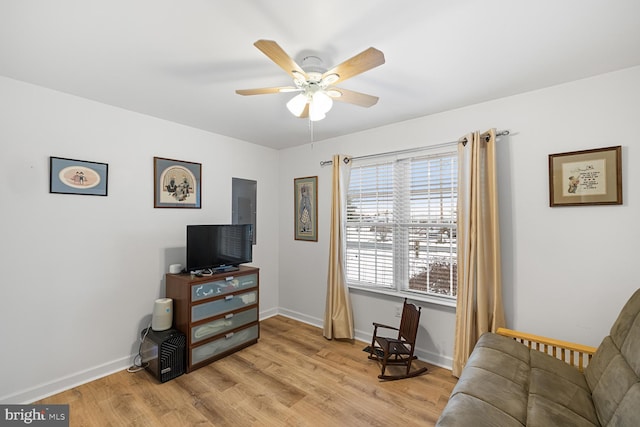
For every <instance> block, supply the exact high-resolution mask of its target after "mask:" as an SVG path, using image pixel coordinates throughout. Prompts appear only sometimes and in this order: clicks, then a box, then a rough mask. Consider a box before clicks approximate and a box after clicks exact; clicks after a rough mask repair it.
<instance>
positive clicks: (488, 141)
mask: <svg viewBox="0 0 640 427" xmlns="http://www.w3.org/2000/svg"><path fill="white" fill-rule="evenodd" d="M464 140H466V143H465V144H463V143H462V142H463V141H464ZM495 145H496V132H495V129H491V130H489V131H487V132H485V133H483V134H480V133H479V132H474V133H471V134H469V135H467V136H465V137H464V138H462V139H461V140H460V143H459V144H458V162H459V163H458V296H457V299H458V302H457V308H456V335H455V342H454V349H453V375H454V376H456V377H459V376H460V373H461V372H462V368H464V365H465V364H466V363H467V359H468V358H469V355H470V354H471V351H472V350H473V347H474V346H475V344H476V342H477V340H478V338H480V335H482V334H483V333H485V332H488V331H491V332H495V331H496V330H497V329H498V327H501V326H504V309H503V305H502V277H501V267H500V230H499V223H498V194H497V180H496V164H495Z"/></svg>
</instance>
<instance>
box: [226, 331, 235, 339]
mask: <svg viewBox="0 0 640 427" xmlns="http://www.w3.org/2000/svg"><path fill="white" fill-rule="evenodd" d="M232 336H233V332H229V333H228V334H227V335H225V336H224V337H225V338H226V339H229V338H231V337H232Z"/></svg>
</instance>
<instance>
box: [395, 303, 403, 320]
mask: <svg viewBox="0 0 640 427" xmlns="http://www.w3.org/2000/svg"><path fill="white" fill-rule="evenodd" d="M396 317H402V306H401V305H396Z"/></svg>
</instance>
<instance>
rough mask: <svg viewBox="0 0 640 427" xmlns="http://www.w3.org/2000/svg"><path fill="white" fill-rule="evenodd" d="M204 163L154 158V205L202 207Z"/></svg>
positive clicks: (160, 206) (162, 206)
mask: <svg viewBox="0 0 640 427" xmlns="http://www.w3.org/2000/svg"><path fill="white" fill-rule="evenodd" d="M201 176H202V165H201V164H200V163H193V162H186V161H183V160H172V159H165V158H162V157H154V158H153V187H154V190H153V207H154V208H193V209H200V207H201V201H200V198H201V194H202V192H201V183H200V178H201Z"/></svg>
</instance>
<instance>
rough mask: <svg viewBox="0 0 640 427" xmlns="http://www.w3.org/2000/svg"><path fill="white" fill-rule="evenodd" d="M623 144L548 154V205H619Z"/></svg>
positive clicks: (620, 201)
mask: <svg viewBox="0 0 640 427" xmlns="http://www.w3.org/2000/svg"><path fill="white" fill-rule="evenodd" d="M621 160H622V147H621V146H619V145H618V146H615V147H607V148H597V149H593V150H582V151H572V152H567V153H558V154H550V155H549V205H550V206H551V207H554V206H584V205H621V204H622V165H621Z"/></svg>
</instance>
